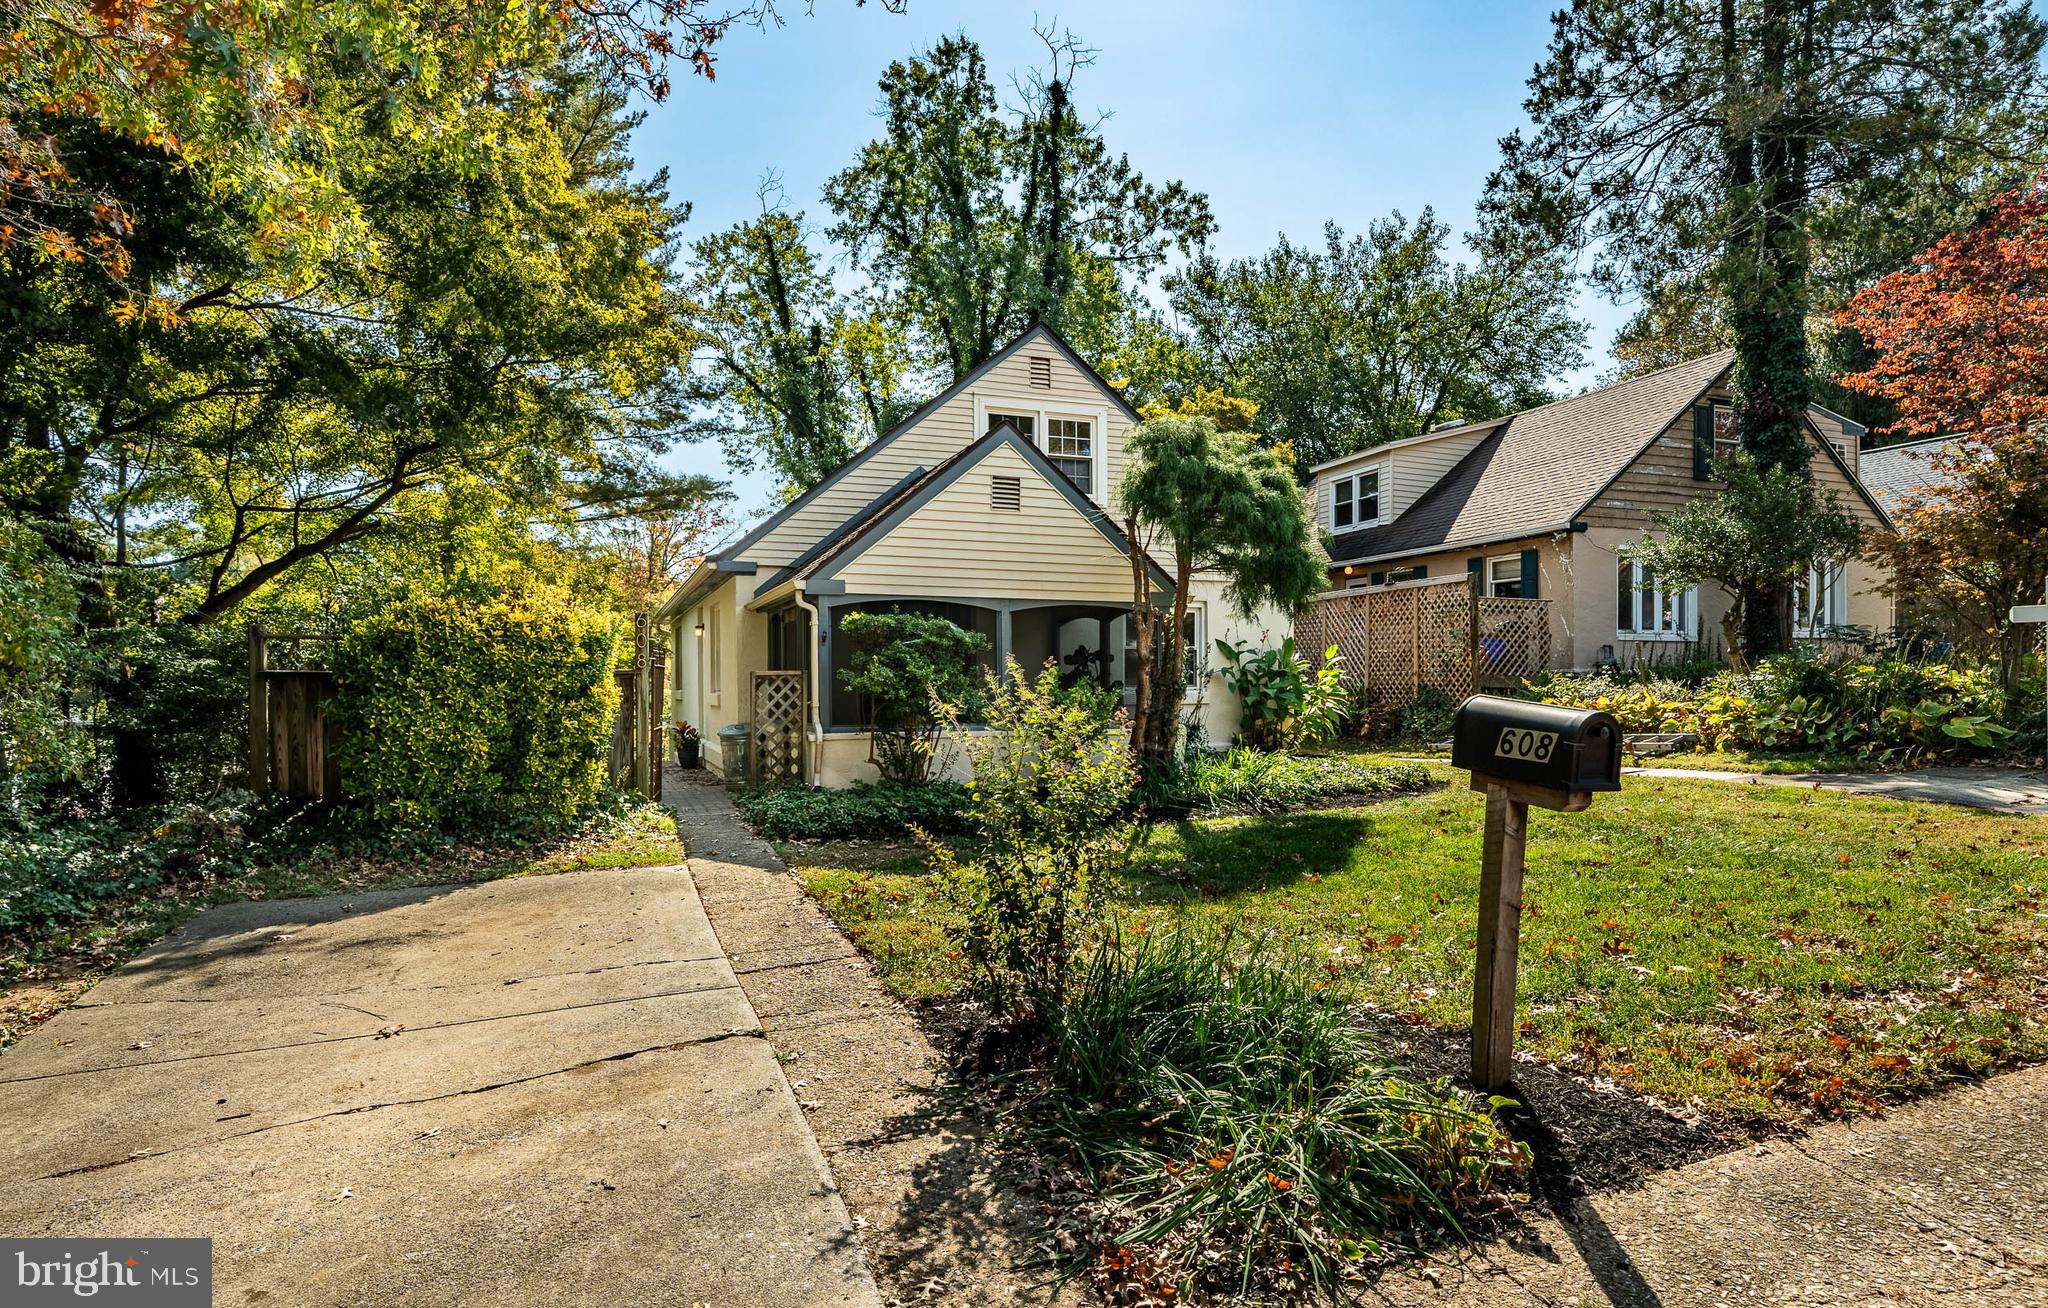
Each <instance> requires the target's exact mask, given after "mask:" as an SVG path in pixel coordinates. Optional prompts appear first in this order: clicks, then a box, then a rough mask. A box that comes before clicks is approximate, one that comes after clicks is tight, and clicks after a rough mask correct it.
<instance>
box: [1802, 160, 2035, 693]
mask: <svg viewBox="0 0 2048 1308" xmlns="http://www.w3.org/2000/svg"><path fill="white" fill-rule="evenodd" d="M1838 321H1839V322H1840V323H1841V324H1842V325H1843V326H1844V327H1847V328H1851V329H1853V330H1854V331H1856V332H1857V333H1859V334H1860V335H1861V337H1862V338H1863V339H1864V340H1865V341H1866V342H1867V343H1868V344H1869V346H1870V348H1871V349H1872V350H1873V351H1874V353H1875V360H1874V362H1873V363H1872V364H1871V366H1870V367H1869V368H1867V369H1866V370H1864V371H1862V372H1859V373H1855V374H1853V375H1851V376H1849V377H1846V378H1844V383H1845V384H1846V385H1848V386H1849V387H1851V388H1852V389H1855V390H1858V391H1862V392H1864V393H1867V394H1871V395H1875V396H1878V397H1880V398H1882V399H1884V400H1887V401H1889V402H1890V403H1892V404H1893V405H1895V406H1896V407H1897V411H1898V415H1899V416H1898V421H1897V423H1896V424H1894V426H1893V430H1894V431H1897V432H1901V433H1904V434H1907V435H1920V436H1928V435H1943V436H1948V437H1950V438H1951V439H1950V440H1948V441H1947V442H1945V443H1943V444H1941V445H1938V446H1936V447H1934V448H1933V450H1931V451H1930V452H1929V453H1928V454H1927V455H1926V456H1925V457H1926V464H1927V483H1928V484H1927V485H1926V486H1924V487H1921V488H1918V489H1914V490H1910V491H1908V492H1906V493H1905V495H1904V496H1903V497H1902V498H1901V500H1900V501H1899V503H1897V504H1896V505H1894V506H1892V507H1891V516H1892V519H1893V522H1894V523H1895V524H1896V526H1897V531H1896V532H1894V533H1892V534H1890V535H1887V536H1885V537H1882V538H1880V539H1879V540H1878V542H1877V543H1876V545H1875V549H1874V552H1875V553H1876V555H1877V557H1879V558H1880V559H1882V560H1883V561H1884V562H1885V563H1887V564H1888V565H1890V567H1891V568H1892V569H1893V571H1894V573H1895V574H1896V578H1897V585H1898V587H1899V589H1900V592H1901V594H1902V596H1903V597H1908V598H1911V599H1914V600H1918V601H1922V602H1928V603H1932V604H1934V605H1935V606H1937V607H1939V608H1941V609H1943V610H1945V611H1947V612H1948V613H1950V614H1951V615H1953V616H1954V617H1956V618H1958V619H1960V621H1959V622H1958V623H1957V624H1956V625H1957V626H1958V628H1959V629H1960V630H1961V631H1962V632H1964V633H1966V634H1970V633H1988V634H1989V635H1990V636H1991V642H1992V644H1993V645H1994V647H1995V649H1996V651H1997V653H1998V655H1999V666H2000V669H2001V672H2002V676H2003V680H2004V682H2005V687H2006V690H2007V693H2008V694H2010V693H2011V690H2012V688H2013V685H2014V684H2015V680H2016V678H2017V677H2018V675H2019V667H2020V659H2021V655H2022V654H2023V652H2024V650H2025V640H2026V633H2025V632H2024V631H2023V630H2022V629H2018V628H2015V627H2013V626H2012V625H2011V624H2010V623H2008V622H2007V621H2006V620H2005V615H2006V612H2007V610H2008V609H2010V608H2011V607H2012V606H2013V605H2015V604H2022V603H2029V602H2032V601H2034V600H2036V599H2038V598H2039V596H2040V589H2041V584H2042V578H2043V577H2044V576H2048V179H2041V180H2037V181H2036V182H2035V184H2034V185H2033V186H2032V187H2031V188H2029V189H2027V190H2025V191H2015V192H2012V193H2009V194H2007V195H2004V196H2001V197H2000V198H1999V200H1998V202H1997V203H1996V204H1995V205H1993V206H1992V208H1991V209H1990V211H1989V212H1988V213H1986V214H1985V215H1984V217H1983V218H1982V219H1981V220H1980V221H1978V222H1977V223H1974V224H1972V225H1971V226H1970V227H1968V228H1967V229H1965V230H1963V231H1961V232H1957V233H1954V234H1952V235H1950V236H1947V237H1944V238H1943V239H1942V240H1940V241H1939V242H1937V243H1936V244H1935V245H1934V246H1933V247H1932V248H1930V249H1928V250H1926V251H1924V252H1922V253H1921V255H1920V256H1919V257H1918V258H1917V259H1915V260H1914V262H1913V264H1912V266H1911V267H1908V268H1906V269H1903V270H1901V271H1899V272H1896V273H1893V274H1892V275H1890V276H1888V277H1885V278H1883V279H1881V280H1880V281H1878V282H1877V283H1875V284H1874V285H1872V286H1870V287H1869V288H1868V289H1866V290H1864V291H1862V292H1861V293H1859V294H1858V295H1857V296H1856V297H1855V298H1854V299H1852V300H1851V301H1850V302H1849V304H1848V306H1847V307H1846V308H1845V309H1844V310H1843V311H1842V313H1841V314H1840V315H1839V317H1838Z"/></svg>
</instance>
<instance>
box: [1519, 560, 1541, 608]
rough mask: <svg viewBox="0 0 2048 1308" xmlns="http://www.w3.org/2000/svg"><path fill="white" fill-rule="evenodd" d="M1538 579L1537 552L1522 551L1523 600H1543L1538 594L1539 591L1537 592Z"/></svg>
mask: <svg viewBox="0 0 2048 1308" xmlns="http://www.w3.org/2000/svg"><path fill="white" fill-rule="evenodd" d="M1536 579H1537V568H1536V551H1535V550H1523V551H1522V598H1523V599H1539V598H1541V596H1540V595H1539V594H1538V592H1537V590H1536Z"/></svg>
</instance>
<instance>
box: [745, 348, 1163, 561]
mask: <svg viewBox="0 0 2048 1308" xmlns="http://www.w3.org/2000/svg"><path fill="white" fill-rule="evenodd" d="M1040 335H1043V336H1044V337H1045V338H1046V339H1047V340H1049V341H1051V342H1052V344H1053V346H1054V348H1056V349H1058V350H1059V352H1060V353H1061V354H1063V355H1065V356H1066V358H1067V361H1068V362H1069V363H1072V364H1073V365H1074V366H1075V367H1076V368H1079V369H1080V370H1081V373H1082V375H1083V376H1085V377H1087V378H1088V379H1089V380H1090V381H1092V382H1094V383H1095V384H1096V385H1097V386H1098V387H1100V388H1101V390H1102V393H1103V394H1104V395H1107V396H1108V397H1109V398H1110V400H1111V402H1112V403H1114V404H1115V405H1116V406H1117V407H1118V408H1120V409H1122V410H1123V411H1124V413H1125V415H1126V416H1127V417H1129V418H1130V420H1131V421H1132V422H1139V421H1141V419H1140V418H1139V416H1138V411H1137V410H1136V409H1133V408H1132V407H1131V406H1130V402H1129V401H1127V400H1126V399H1124V397H1123V396H1122V395H1120V394H1118V392H1117V390H1116V388H1115V387H1114V386H1111V385H1110V384H1109V383H1108V382H1106V381H1104V380H1103V379H1102V374H1101V373H1098V372H1096V371H1095V369H1094V368H1092V367H1090V366H1089V364H1088V361H1087V360H1086V359H1083V358H1082V357H1081V356H1080V355H1078V354H1076V353H1075V352H1074V347H1073V346H1071V345H1069V344H1067V342H1066V338H1065V337H1063V336H1061V335H1060V334H1059V333H1058V332H1056V331H1054V330H1053V329H1052V328H1051V327H1049V326H1047V325H1046V324H1044V323H1034V324H1033V325H1032V326H1030V327H1027V328H1025V329H1024V330H1023V331H1022V332H1020V333H1019V334H1018V335H1017V338H1016V339H1015V340H1013V341H1011V342H1010V343H1009V344H1008V345H1005V346H1004V347H1003V348H1002V349H1000V350H997V351H996V352H995V353H994V354H992V355H990V356H989V357H988V358H987V359H986V360H984V361H983V362H982V364H981V366H980V367H977V368H975V369H973V370H972V371H970V372H969V373H968V374H967V375H966V376H964V377H962V378H961V379H960V380H958V381H956V382H954V383H953V384H952V385H951V386H948V387H947V388H946V389H945V390H943V391H940V392H939V393H938V394H937V395H934V396H933V397H932V398H931V399H929V400H926V401H925V402H924V403H923V404H921V405H919V406H918V407H917V410H916V411H915V412H914V413H912V414H911V415H910V416H909V417H907V418H905V419H904V420H903V421H901V422H899V423H897V424H896V425H895V426H894V427H891V428H890V429H889V430H888V431H886V432H884V433H883V434H882V435H880V436H877V437H876V438H875V439H874V440H872V441H869V442H868V443H867V444H866V445H864V446H862V447H861V448H860V449H859V450H858V451H856V452H855V453H854V455H853V457H852V458H849V459H847V460H846V461H845V462H844V463H841V464H840V465H839V466H838V467H836V468H834V469H833V470H832V471H830V472H828V473H826V474H825V475H824V476H823V477H822V478H820V479H819V481H818V483H817V485H815V486H812V487H811V488H810V489H809V490H807V491H805V492H804V493H803V494H801V495H799V496H797V497H796V498H795V499H793V500H791V501H790V502H789V503H787V504H785V505H783V506H782V507H781V508H780V509H777V510H776V511H775V512H774V513H773V514H771V515H770V516H769V517H768V518H767V519H766V520H765V521H763V522H762V523H761V524H760V525H759V526H757V527H755V528H754V529H753V530H752V531H749V532H748V533H747V534H746V535H744V536H742V537H740V538H739V539H738V540H736V541H734V542H733V543H732V544H730V545H728V546H726V547H725V548H724V549H722V550H720V551H718V554H717V556H716V557H717V558H719V559H721V560H727V561H730V560H735V559H743V558H745V557H746V551H747V550H748V549H750V548H752V547H753V546H754V545H755V544H756V543H758V542H759V541H760V540H761V538H762V537H764V536H766V535H767V534H768V533H769V532H771V531H774V530H775V529H776V528H777V527H779V526H781V525H782V524H783V523H785V522H787V521H789V520H790V518H792V517H794V516H795V515H796V514H798V513H800V512H802V511H803V509H804V508H805V507H806V506H807V505H809V504H811V503H812V502H813V501H815V500H816V499H817V498H818V497H819V496H820V495H822V494H824V493H825V492H826V491H827V490H829V489H831V488H832V487H833V486H834V485H836V484H838V482H839V480H840V479H841V478H843V477H845V476H846V474H847V473H849V472H852V471H853V470H854V469H855V468H858V467H860V466H861V464H863V463H865V462H866V461H867V460H868V459H870V458H872V457H873V456H874V454H875V452H876V451H878V450H880V449H882V447H884V446H886V445H887V444H888V443H889V442H890V441H893V440H895V439H896V437H897V436H899V435H901V434H902V433H904V432H906V431H909V430H910V429H911V428H912V427H915V426H916V425H917V424H918V423H920V422H922V421H924V419H925V418H926V417H927V416H928V415H930V414H931V413H932V412H933V411H934V410H936V409H937V408H938V407H939V406H940V405H942V404H944V403H946V401H948V400H950V399H952V398H953V397H954V396H956V395H958V394H960V392H962V391H964V390H966V389H967V388H968V387H970V386H972V385H974V383H975V382H977V381H980V380H981V378H982V377H983V376H985V375H986V374H987V373H988V372H989V370H990V369H992V368H994V367H996V366H997V365H998V364H1000V363H1002V362H1003V361H1004V360H1005V359H1007V358H1009V357H1010V356H1011V355H1013V354H1015V353H1016V352H1017V351H1018V350H1020V349H1022V348H1023V347H1024V346H1025V344H1026V343H1028V342H1029V341H1031V340H1032V339H1033V338H1034V337H1037V336H1040ZM832 534H833V535H837V534H838V533H837V532H834V533H832Z"/></svg>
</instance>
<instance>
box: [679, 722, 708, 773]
mask: <svg viewBox="0 0 2048 1308" xmlns="http://www.w3.org/2000/svg"><path fill="white" fill-rule="evenodd" d="M675 740H676V762H677V763H678V764H679V765H680V766H682V767H686V768H694V767H697V766H699V765H700V764H701V763H702V762H703V761H704V740H703V737H701V736H699V735H698V734H697V728H695V727H693V726H691V725H690V724H689V723H687V722H685V721H683V720H682V719H681V718H677V719H676V732H675Z"/></svg>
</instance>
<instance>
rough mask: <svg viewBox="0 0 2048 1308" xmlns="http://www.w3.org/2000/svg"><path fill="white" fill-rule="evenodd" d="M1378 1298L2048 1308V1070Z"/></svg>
mask: <svg viewBox="0 0 2048 1308" xmlns="http://www.w3.org/2000/svg"><path fill="white" fill-rule="evenodd" d="M1376 1292H1377V1294H1376V1298H1374V1299H1372V1300H1371V1301H1374V1302H1381V1303H1387V1304H1403V1305H1407V1304H1413V1305H1425V1304H1426V1305H1444V1304H1449V1305H1458V1306H1459V1308H1481V1306H1482V1305H1483V1306H1484V1308H1495V1306H1496V1305H1498V1306H1500V1308H1509V1306H1510V1305H1544V1306H1545V1308H1549V1306H1551V1305H1571V1306H1572V1308H1578V1306H1579V1305H1606V1304H1612V1305H1615V1308H1691V1306H1692V1305H1699V1304H1726V1305H1765V1304H1795V1303H1796V1304H1831V1305H1843V1306H1845V1308H1846V1306H1847V1305H1851V1304H1855V1305H1909V1304H1910V1305H1920V1304H1943V1305H1970V1306H1971V1308H1977V1306H1978V1305H1983V1306H1984V1308H1990V1306H1992V1305H1998V1306H2000V1308H2004V1306H2005V1305H2048V1067H2035V1068H2028V1069H2026V1070H2023V1071H2019V1072H2011V1073H2007V1074H2005V1075H2003V1076H1998V1077H1994V1078H1992V1079H1991V1080H1989V1081H1985V1082H1982V1083H1979V1084H1975V1085H1969V1086H1963V1087H1959V1088H1957V1089H1955V1090H1953V1091H1950V1092H1949V1093H1947V1094H1944V1095H1940V1096H1937V1097H1935V1098H1933V1099H1929V1100H1925V1101H1922V1102H1921V1103H1918V1104H1912V1105H1908V1106H1907V1107H1905V1108H1901V1109H1898V1110H1897V1111H1895V1112H1893V1113H1892V1114H1891V1115H1890V1116H1888V1117H1885V1118H1879V1119H1861V1120H1857V1121H1853V1122H1840V1123H1835V1124H1832V1125H1829V1126H1824V1127H1821V1128H1820V1129H1818V1130H1815V1131H1813V1132H1811V1133H1810V1134H1808V1135H1805V1136H1801V1137H1799V1138H1797V1139H1787V1140H1771V1141H1767V1142H1765V1143H1763V1144H1759V1145H1756V1146H1753V1147H1751V1148H1748V1149H1742V1150H1738V1151H1736V1152H1733V1153H1728V1154H1722V1155H1719V1156H1717V1157H1714V1158H1707V1159H1702V1160H1701V1161H1699V1162H1697V1163H1694V1164H1692V1165H1690V1166H1687V1167H1682V1168H1678V1169H1675V1170H1673V1171H1670V1172H1666V1173H1663V1174H1662V1175H1659V1176H1657V1177H1654V1178H1652V1179H1651V1181H1650V1182H1649V1184H1647V1185H1645V1186H1644V1187H1643V1188H1642V1189H1640V1190H1635V1191H1629V1192H1624V1193H1619V1194H1605V1195H1597V1196H1594V1197H1592V1198H1590V1199H1581V1200H1579V1201H1578V1202H1576V1203H1575V1204H1573V1205H1572V1207H1571V1210H1570V1212H1569V1214H1568V1215H1567V1216H1566V1217H1565V1218H1564V1220H1562V1221H1559V1220H1557V1219H1554V1218H1552V1217H1549V1216H1547V1215H1546V1216H1539V1217H1536V1218H1534V1219H1533V1220H1532V1221H1531V1222H1530V1223H1529V1224H1528V1226H1527V1227H1525V1228H1523V1229H1522V1230H1520V1231H1516V1232H1513V1233H1511V1234H1510V1235H1508V1236H1506V1237H1503V1238H1501V1239H1499V1240H1496V1241H1493V1242H1491V1243H1488V1244H1484V1245H1480V1246H1477V1247H1474V1248H1470V1249H1453V1250H1449V1251H1447V1252H1445V1253H1444V1254H1442V1255H1441V1256H1440V1257H1439V1258H1438V1259H1436V1260H1434V1261H1431V1262H1428V1263H1421V1264H1417V1265H1415V1266H1412V1267H1406V1268H1403V1269H1401V1270H1400V1272H1399V1273H1397V1274H1396V1275H1392V1276H1389V1277H1387V1278H1386V1279H1384V1280H1383V1281H1381V1282H1380V1284H1379V1285H1378V1286H1377V1287H1376Z"/></svg>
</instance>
